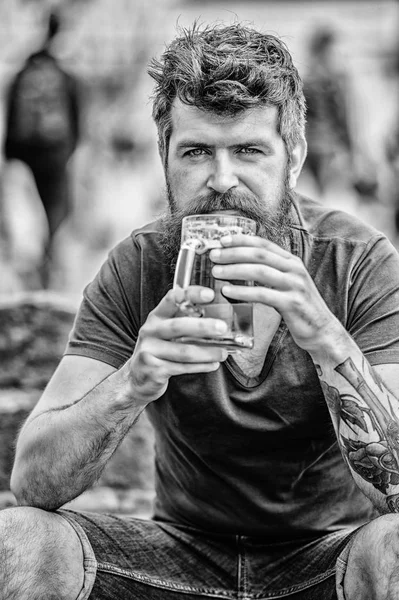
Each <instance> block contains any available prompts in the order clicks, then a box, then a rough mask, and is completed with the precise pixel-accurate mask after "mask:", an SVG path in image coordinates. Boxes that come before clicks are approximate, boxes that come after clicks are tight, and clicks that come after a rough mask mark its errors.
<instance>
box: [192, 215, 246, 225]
mask: <svg viewBox="0 0 399 600" xmlns="http://www.w3.org/2000/svg"><path fill="white" fill-rule="evenodd" d="M211 218H218V219H220V218H222V219H240V220H241V221H246V222H247V223H248V224H252V223H253V224H254V225H256V221H255V220H254V219H251V218H250V217H244V216H243V215H231V214H229V213H227V214H226V213H203V214H202V213H201V214H196V215H186V216H185V217H183V219H182V223H183V222H185V221H189V220H193V221H194V220H197V219H211Z"/></svg>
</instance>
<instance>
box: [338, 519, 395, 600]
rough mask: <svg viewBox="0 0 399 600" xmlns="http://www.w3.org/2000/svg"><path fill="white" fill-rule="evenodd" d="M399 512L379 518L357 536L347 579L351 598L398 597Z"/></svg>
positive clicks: (353, 543)
mask: <svg viewBox="0 0 399 600" xmlns="http://www.w3.org/2000/svg"><path fill="white" fill-rule="evenodd" d="M398 590H399V514H389V515H384V516H381V517H378V518H377V519H374V521H371V522H370V523H368V524H367V525H365V526H364V527H362V528H361V529H360V530H359V531H358V532H357V533H356V534H355V536H354V538H353V541H352V544H351V547H350V550H349V556H348V564H347V569H346V573H345V578H344V592H345V598H346V599H347V600H352V599H356V600H360V599H362V600H363V599H369V598H398V597H399V596H398Z"/></svg>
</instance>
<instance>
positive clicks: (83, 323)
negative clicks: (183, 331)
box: [65, 236, 141, 369]
mask: <svg viewBox="0 0 399 600" xmlns="http://www.w3.org/2000/svg"><path fill="white" fill-rule="evenodd" d="M140 287H141V262H140V250H139V247H138V245H137V243H136V242H135V240H134V238H133V237H132V236H131V237H129V238H127V239H126V240H124V241H123V242H121V243H120V244H118V246H116V247H115V248H114V250H112V251H111V252H110V254H109V256H108V259H107V260H106V261H105V263H104V264H103V266H102V267H101V269H100V271H99V273H98V274H97V276H96V277H95V278H94V280H93V281H92V282H91V283H90V284H89V285H88V286H87V287H86V288H85V290H84V293H83V300H82V303H81V305H80V308H79V310H78V313H77V315H76V318H75V322H74V325H73V329H72V331H71V333H70V335H69V339H68V344H67V347H66V350H65V354H75V355H80V356H86V357H89V358H94V359H96V360H100V361H102V362H105V363H108V364H110V365H112V366H113V367H115V368H117V369H118V368H120V367H121V366H122V364H124V363H125V362H126V361H127V360H128V359H129V358H130V356H131V355H132V353H133V350H134V346H135V343H136V340H137V336H138V331H139V327H140V314H139V312H140V301H139V298H140Z"/></svg>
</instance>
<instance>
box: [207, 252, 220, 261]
mask: <svg viewBox="0 0 399 600" xmlns="http://www.w3.org/2000/svg"><path fill="white" fill-rule="evenodd" d="M209 258H210V259H211V260H214V259H218V258H220V250H215V249H213V250H211V251H210V253H209Z"/></svg>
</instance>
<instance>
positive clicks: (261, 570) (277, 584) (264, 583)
mask: <svg viewBox="0 0 399 600" xmlns="http://www.w3.org/2000/svg"><path fill="white" fill-rule="evenodd" d="M355 533H356V531H355V530H352V531H351V530H346V531H338V532H334V533H331V534H327V535H324V536H320V537H318V538H316V539H307V540H306V539H303V540H296V541H290V542H283V543H276V544H264V543H263V542H261V541H257V540H253V539H249V538H243V539H242V542H241V549H240V555H241V563H242V564H241V571H242V573H243V576H242V578H241V579H242V585H241V589H240V591H241V593H242V594H243V597H245V598H246V597H248V598H254V599H256V600H269V599H270V600H272V599H273V600H274V599H275V598H276V599H277V598H285V597H287V598H289V600H291V599H292V600H337V598H338V596H337V592H336V564H337V559H338V557H339V556H340V555H341V553H342V552H343V551H344V549H345V548H346V546H347V545H348V544H350V541H351V539H352V537H353V536H354V535H355Z"/></svg>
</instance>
